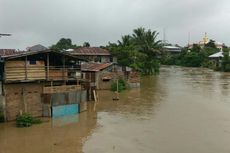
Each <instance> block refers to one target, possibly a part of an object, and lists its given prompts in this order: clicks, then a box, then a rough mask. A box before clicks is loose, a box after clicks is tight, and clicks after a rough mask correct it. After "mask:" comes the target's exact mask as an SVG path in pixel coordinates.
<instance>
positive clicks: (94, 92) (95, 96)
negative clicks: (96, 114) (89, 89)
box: [93, 90, 97, 102]
mask: <svg viewBox="0 0 230 153" xmlns="http://www.w3.org/2000/svg"><path fill="white" fill-rule="evenodd" d="M93 96H94V101H95V102H97V95H96V91H95V90H93Z"/></svg>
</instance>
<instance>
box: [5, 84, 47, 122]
mask: <svg viewBox="0 0 230 153" xmlns="http://www.w3.org/2000/svg"><path fill="white" fill-rule="evenodd" d="M4 86H5V103H6V105H5V111H6V120H7V121H10V120H15V119H16V116H17V115H18V114H19V113H20V112H26V113H30V114H31V115H32V116H34V117H39V116H42V100H41V94H42V85H41V84H38V83H20V84H6V85H4Z"/></svg>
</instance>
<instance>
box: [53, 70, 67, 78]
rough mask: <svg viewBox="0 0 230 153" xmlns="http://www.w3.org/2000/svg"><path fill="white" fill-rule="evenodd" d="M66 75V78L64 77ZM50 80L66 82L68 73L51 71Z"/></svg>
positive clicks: (65, 71)
mask: <svg viewBox="0 0 230 153" xmlns="http://www.w3.org/2000/svg"><path fill="white" fill-rule="evenodd" d="M63 75H64V76H63ZM49 79H52V80H63V79H64V80H66V79H68V73H67V70H64V73H63V70H61V69H60V70H52V69H51V70H49Z"/></svg>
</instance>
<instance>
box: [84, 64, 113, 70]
mask: <svg viewBox="0 0 230 153" xmlns="http://www.w3.org/2000/svg"><path fill="white" fill-rule="evenodd" d="M111 65H113V63H86V64H82V65H81V70H82V71H95V72H97V71H100V70H103V69H105V68H107V67H109V66H111Z"/></svg>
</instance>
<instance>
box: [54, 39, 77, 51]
mask: <svg viewBox="0 0 230 153" xmlns="http://www.w3.org/2000/svg"><path fill="white" fill-rule="evenodd" d="M73 48H77V45H73V44H72V40H71V39H70V38H61V39H60V40H59V41H58V42H57V43H56V44H54V45H52V46H51V47H50V49H53V50H58V51H61V50H66V49H73Z"/></svg>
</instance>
